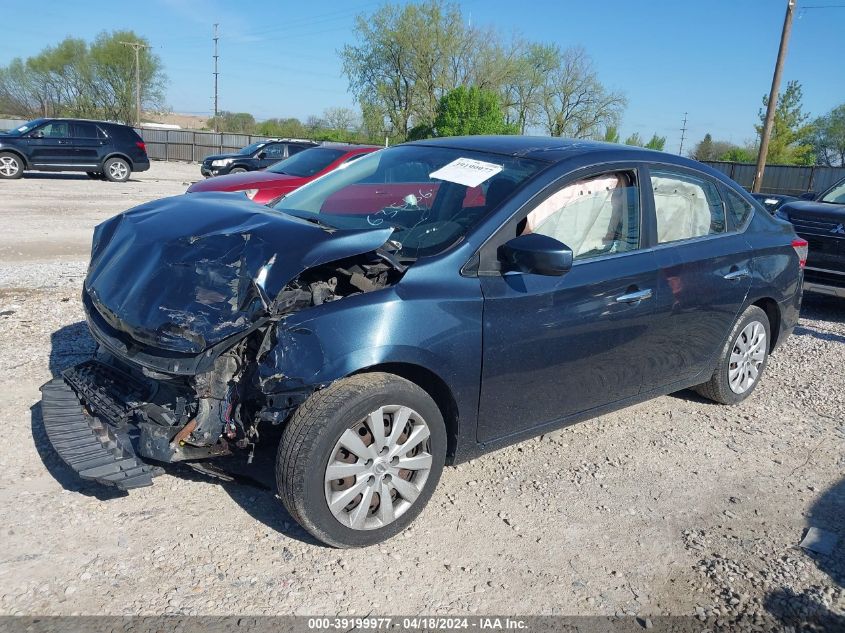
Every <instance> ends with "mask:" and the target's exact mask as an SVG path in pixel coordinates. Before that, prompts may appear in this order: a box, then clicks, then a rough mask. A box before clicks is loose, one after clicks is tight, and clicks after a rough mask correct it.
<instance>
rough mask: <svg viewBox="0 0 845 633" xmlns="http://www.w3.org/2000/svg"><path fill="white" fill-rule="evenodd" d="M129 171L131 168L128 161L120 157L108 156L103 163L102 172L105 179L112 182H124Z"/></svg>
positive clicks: (127, 177) (127, 178)
mask: <svg viewBox="0 0 845 633" xmlns="http://www.w3.org/2000/svg"><path fill="white" fill-rule="evenodd" d="M131 173H132V169H131V168H130V167H129V163H127V162H126V161H125V160H123V159H122V158H109V159H108V160H107V161H106V164H105V165H103V174H105V176H106V179H108V180H110V181H112V182H126V181H127V180H129V174H131Z"/></svg>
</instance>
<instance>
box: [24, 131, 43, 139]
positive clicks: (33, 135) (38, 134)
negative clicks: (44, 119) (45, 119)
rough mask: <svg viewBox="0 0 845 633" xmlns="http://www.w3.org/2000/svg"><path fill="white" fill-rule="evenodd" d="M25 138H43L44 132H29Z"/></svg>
mask: <svg viewBox="0 0 845 633" xmlns="http://www.w3.org/2000/svg"><path fill="white" fill-rule="evenodd" d="M27 136H29V138H44V132H42V131H41V130H36V131H35V132H30V133H29V134H28V135H27Z"/></svg>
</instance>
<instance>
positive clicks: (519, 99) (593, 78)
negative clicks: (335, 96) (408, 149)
mask: <svg viewBox="0 0 845 633" xmlns="http://www.w3.org/2000/svg"><path fill="white" fill-rule="evenodd" d="M353 36H354V37H355V41H356V43H355V44H349V45H346V46H344V47H343V49H342V50H341V51H340V52H339V53H340V56H341V59H342V60H343V72H344V74H345V75H346V76H347V78H348V79H349V89H350V91H351V92H352V93H353V94H354V95H355V97H356V98H357V99H358V102H359V104H360V106H361V112H362V117H363V119H364V126H365V127H366V128H367V130H368V134H369V135H370V136H376V137H379V138H384V137H390V138H392V139H395V140H404V139H407V138H410V137H412V136H414V137H418V136H420V135H425V134H427V133H430V132H431V130H432V126H433V123H434V119H435V117H436V116H437V108H438V105H439V103H440V100H441V99H442V98H443V96H445V95H446V94H447V93H448V92H449V91H451V90H454V89H456V88H458V87H459V86H475V87H477V88H479V89H483V90H489V91H492V92H495V93H496V94H497V95H498V97H499V104H500V108H501V110H502V112H503V114H504V116H505V121H506V122H507V123H513V124H515V125H516V127H517V129H518V130H519V131H520V132H523V133H524V132H526V131H527V130H528V129H529V128H535V127H541V128H543V129H545V130H546V132H547V133H549V134H553V135H556V136H561V135H566V136H574V137H578V138H586V137H590V136H594V135H595V134H597V133H598V131H599V130H600V129H602V128H603V127H604V126H606V125H607V124H609V123H617V122H618V119H619V116H620V115H621V112H622V109H623V108H624V106H625V99H624V97H623V96H622V95H620V94H619V93H615V92H612V91H609V90H607V89H606V88H605V87H604V86H603V85H602V84H601V83H600V82H599V80H598V77H597V74H596V72H595V70H594V69H593V67H592V62H591V61H590V59H589V57H588V56H587V54H586V52H585V51H584V50H583V49H580V48H571V49H565V50H561V49H560V48H559V47H558V46H557V45H554V44H542V43H536V42H529V41H526V40H523V39H521V38H514V39H512V40H511V41H507V42H506V41H504V40H503V39H502V37H501V36H500V35H499V34H498V33H496V32H495V31H492V30H490V29H481V28H479V27H473V26H468V25H467V20H465V19H464V18H463V16H462V14H461V9H460V7H459V6H458V5H457V4H447V3H445V2H443V1H442V0H424V1H422V2H419V3H403V4H386V5H384V6H382V7H381V8H379V9H378V10H376V11H375V12H374V13H372V14H371V15H359V16H358V17H357V19H356V23H355V27H354V30H353Z"/></svg>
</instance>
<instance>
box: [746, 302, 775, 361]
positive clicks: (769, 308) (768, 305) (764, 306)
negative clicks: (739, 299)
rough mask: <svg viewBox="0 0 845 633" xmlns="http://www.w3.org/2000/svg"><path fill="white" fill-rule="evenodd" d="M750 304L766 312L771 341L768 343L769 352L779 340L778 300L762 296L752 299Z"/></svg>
mask: <svg viewBox="0 0 845 633" xmlns="http://www.w3.org/2000/svg"><path fill="white" fill-rule="evenodd" d="M751 305H753V306H757V307H758V308H760V309H761V310H762V311H763V312H765V313H766V316H767V317H768V319H769V335H770V337H771V341H770V343H769V353H771V352H773V351H774V350H775V348H776V347H777V346H778V343H779V342H780V323H781V319H782V316H781V313H780V306H779V305H778V302H777V301H775V300H774V299H772V298H771V297H762V298H760V299H757V300H756V301H754V302H753V303H752V304H751Z"/></svg>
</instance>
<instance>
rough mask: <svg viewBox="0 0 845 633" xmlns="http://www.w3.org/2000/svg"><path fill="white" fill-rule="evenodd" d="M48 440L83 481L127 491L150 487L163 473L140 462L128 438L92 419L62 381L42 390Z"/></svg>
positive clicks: (155, 467)
mask: <svg viewBox="0 0 845 633" xmlns="http://www.w3.org/2000/svg"><path fill="white" fill-rule="evenodd" d="M41 394H42V396H41V413H42V417H43V420H44V429H45V430H46V432H47V438H48V439H49V440H50V443H51V444H52V445H53V448H54V449H55V451H56V453H58V455H59V457H61V458H62V460H63V461H64V462H65V463H66V464H67V465H68V466H70V467H71V468H72V469H73V470H75V471H76V472H77V473H79V476H80V477H82V478H83V479H88V480H93V481H96V482H98V483H101V484H104V485H107V486H115V487H116V488H118V489H120V490H129V489H132V488H140V487H143V486H150V485H152V483H153V481H152V479H153V477H155V476H156V475H160V474H162V473H163V472H164V471H163V470H162V469H161V468H159V467H157V466H153V465H150V464H146V463H144V462H143V461H141V460H140V459H139V458H138V456H137V455H136V454H135V451H134V449H133V448H132V442H131V441H130V440H129V438H128V436H126V435H124V434H121V433H119V432H118V429H117V428H116V427H114V426H112V425H110V424H108V423H105V422H103V421H102V420H100V419H99V418H98V417H96V416H94V415H91V414H90V413H89V412H88V411H87V410H86V409H85V407H83V406H82V403H81V402H80V400H79V397H78V396H77V395H76V392H75V391H74V390H73V389H72V388H71V386H70V384H69V383H68V382H67V381H66V380H65V379H64V378H55V379H53V380H51V381H50V382H48V383H47V384H45V385H44V386H42V387H41Z"/></svg>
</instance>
